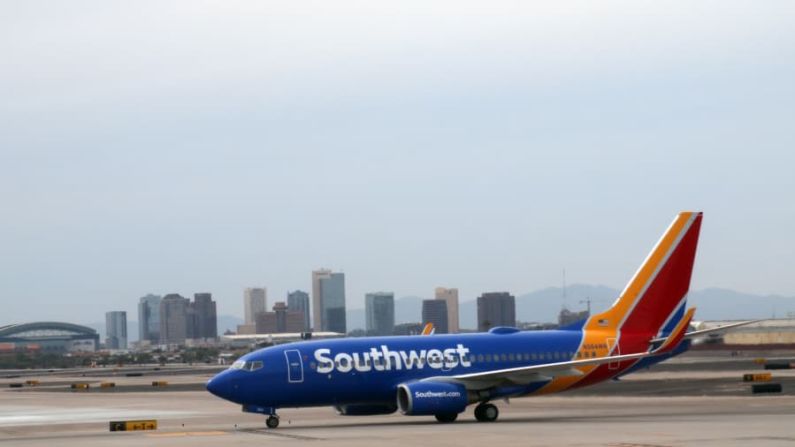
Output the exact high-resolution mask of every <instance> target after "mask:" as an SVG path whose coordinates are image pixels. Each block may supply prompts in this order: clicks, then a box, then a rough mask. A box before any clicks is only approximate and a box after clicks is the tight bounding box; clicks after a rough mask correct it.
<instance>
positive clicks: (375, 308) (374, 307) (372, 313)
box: [364, 292, 395, 335]
mask: <svg viewBox="0 0 795 447" xmlns="http://www.w3.org/2000/svg"><path fill="white" fill-rule="evenodd" d="M364 312H365V328H366V331H367V335H392V333H393V332H394V330H395V295H394V294H393V293H392V292H374V293H368V294H366V295H365V296H364Z"/></svg>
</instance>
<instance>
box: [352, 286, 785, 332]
mask: <svg viewBox="0 0 795 447" xmlns="http://www.w3.org/2000/svg"><path fill="white" fill-rule="evenodd" d="M619 293H621V291H620V290H617V289H613V288H611V287H607V286H598V285H597V286H594V285H588V284H572V285H570V286H568V287H567V288H566V299H565V304H566V307H567V308H568V309H570V310H576V311H579V310H585V309H586V308H587V303H586V302H585V301H586V300H587V299H590V301H591V310H592V312H600V311H602V310H604V309H607V308H608V307H610V306H611V305H612V304H613V302H614V301H615V299H616V298H617V297H618V294H619ZM422 300H423V298H419V297H415V296H408V297H403V298H399V299H396V300H395V323H396V324H400V323H411V322H419V321H420V320H421V317H422ZM563 305H564V299H563V289H562V288H561V287H547V288H545V289H540V290H536V291H534V292H530V293H525V294H522V295H519V296H517V297H516V318H517V319H518V320H519V321H522V322H557V319H558V313H560V310H561V308H562V306H563ZM688 305H689V306H693V307H696V308H697V312H696V319H697V320H742V319H755V318H771V317H772V316H774V315H775V316H776V317H778V318H783V317H786V316H787V314H788V313H794V312H795V297H785V296H780V295H754V294H749V293H741V292H736V291H733V290H728V289H719V288H710V289H704V290H696V291H691V292H690V296H689V298H688ZM459 312H460V318H461V327H462V328H469V329H474V328H476V327H477V301H475V300H472V301H464V302H462V303H460V305H459ZM364 320H365V317H364V309H350V310H349V311H348V330H353V329H358V328H364V326H365V321H364Z"/></svg>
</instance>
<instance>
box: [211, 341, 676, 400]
mask: <svg viewBox="0 0 795 447" xmlns="http://www.w3.org/2000/svg"><path fill="white" fill-rule="evenodd" d="M582 339H583V332H582V331H579V330H555V331H537V332H536V331H534V332H520V331H517V330H509V329H505V330H502V331H500V330H498V331H493V332H491V333H477V334H456V335H433V336H402V337H367V338H345V339H331V340H317V341H306V342H298V343H291V344H285V345H279V346H274V347H269V348H265V349H261V350H258V351H255V352H252V353H249V354H247V355H245V356H243V357H241V358H240V359H239V360H238V362H236V364H235V365H234V366H233V368H230V369H228V370H226V371H223V372H221V373H220V374H218V375H217V376H215V377H214V378H213V379H211V381H210V382H208V385H207V388H208V389H209V390H210V391H211V392H213V393H214V394H216V395H218V396H220V397H223V398H225V399H227V400H230V401H232V402H235V403H238V404H242V405H243V406H244V407H249V408H255V409H254V410H252V411H258V410H256V408H257V407H259V408H268V409H273V408H282V407H305V406H329V405H345V404H385V405H388V404H391V403H393V402H394V401H395V395H396V390H397V387H398V385H400V384H402V383H407V382H412V381H417V380H421V379H426V378H429V377H440V376H453V375H460V374H467V373H475V372H482V371H493V370H499V369H506V368H515V367H521V366H530V365H541V364H547V363H556V362H564V361H568V360H574V359H577V358H581V356H583V355H586V356H587V355H589V353H588V352H587V350H586V351H585V352H583V346H581V343H582ZM684 349H686V348H685V347H683V349H681V350H679V352H681V351H682V350H684ZM677 353H678V352H677ZM593 356H594V357H595V356H596V352H594V353H593ZM668 357H670V355H666V356H660V357H655V358H651V359H645V360H644V361H643V362H642V366H643V367H648V366H651V365H652V364H653V363H657V362H659V361H662V360H664V359H666V358H668ZM634 366H635V367H633V368H632V370H634V369H637V368H636V367H639V366H641V364H636V365H634ZM627 372H629V370H624V371H616V375H618V374H620V373H624V374H626V373H627ZM547 383H548V382H534V383H531V384H529V385H522V386H504V387H503V389H502V390H500V389H499V387H497V389H495V390H493V393H492V396H507V395H511V396H519V395H525V394H530V393H533V392H534V391H537V390H539V389H541V388H542V387H543V386H544V385H546V384H547ZM260 411H262V410H260Z"/></svg>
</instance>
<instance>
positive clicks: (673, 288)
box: [585, 212, 702, 352]
mask: <svg viewBox="0 0 795 447" xmlns="http://www.w3.org/2000/svg"><path fill="white" fill-rule="evenodd" d="M701 218H702V213H700V212H683V213H679V215H677V216H676V218H675V219H674V221H673V223H671V226H669V227H668V229H667V230H666V231H665V234H663V236H662V238H661V239H660V240H659V241H658V242H657V245H655V246H654V249H652V251H651V253H649V256H648V257H647V258H646V260H645V261H644V262H643V264H642V265H641V266H640V269H638V271H637V272H636V273H635V275H634V276H633V277H632V279H631V280H630V281H629V283H628V284H627V286H626V287H625V288H624V291H623V292H621V295H620V296H619V298H618V300H616V302H615V303H614V304H613V307H611V308H610V309H608V310H607V311H605V312H602V313H600V314H597V315H594V316H592V317H591V318H590V319H589V320H588V323H587V325H586V328H585V329H586V330H594V331H600V332H613V333H614V334H616V336H617V337H619V338H620V339H625V340H626V339H627V338H632V339H636V340H638V339H642V338H646V337H654V336H655V335H656V334H658V333H659V332H660V331H661V330H662V329H663V327H664V326H665V325H666V323H669V322H670V321H671V320H672V319H674V318H675V315H674V314H675V312H676V311H677V310H680V312H681V309H682V308H683V305H684V303H685V300H686V299H687V292H688V290H689V289H690V276H691V273H692V271H693V262H694V261H695V257H696V247H697V246H698V235H699V230H700V229H701ZM690 316H691V317H692V314H691V315H690ZM627 336H629V337H627ZM622 344H623V343H622ZM626 348H627V347H623V349H622V352H629V351H626V350H625V349H626Z"/></svg>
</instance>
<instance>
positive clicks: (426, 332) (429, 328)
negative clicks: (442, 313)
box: [422, 323, 436, 335]
mask: <svg viewBox="0 0 795 447" xmlns="http://www.w3.org/2000/svg"><path fill="white" fill-rule="evenodd" d="M434 332H436V329H435V328H434V327H433V323H427V324H426V325H425V327H424V328H422V335H433V333H434Z"/></svg>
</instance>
